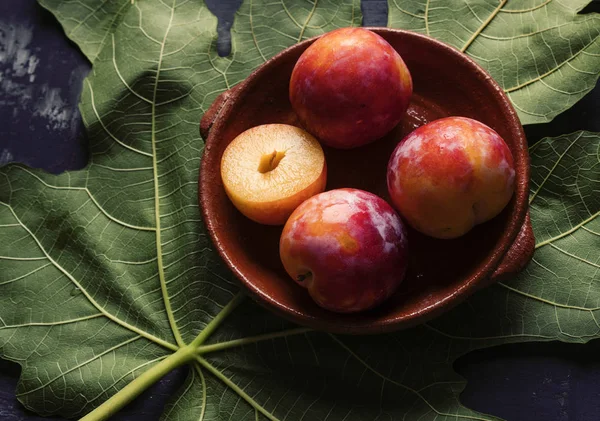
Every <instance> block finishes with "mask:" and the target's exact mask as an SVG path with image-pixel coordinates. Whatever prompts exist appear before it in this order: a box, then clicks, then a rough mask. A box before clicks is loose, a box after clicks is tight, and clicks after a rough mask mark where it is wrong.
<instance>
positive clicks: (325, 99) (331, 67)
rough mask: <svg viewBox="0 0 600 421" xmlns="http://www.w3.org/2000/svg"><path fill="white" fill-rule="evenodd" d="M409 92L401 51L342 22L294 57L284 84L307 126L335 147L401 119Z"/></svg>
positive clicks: (368, 137)
mask: <svg viewBox="0 0 600 421" xmlns="http://www.w3.org/2000/svg"><path fill="white" fill-rule="evenodd" d="M411 95H412V79H411V76H410V72H409V70H408V68H407V67H406V65H405V64H404V61H403V60H402V58H401V57H400V55H399V54H398V53H397V52H396V50H394V48H393V47H392V46H391V45H390V44H389V43H388V42H387V41H386V40H384V39H383V38H382V37H381V36H379V35H377V34H375V33H374V32H372V31H369V30H367V29H364V28H341V29H337V30H335V31H332V32H329V33H327V34H325V35H324V36H322V37H321V38H319V39H318V40H316V41H315V42H314V43H313V44H312V45H310V46H309V47H308V48H307V49H306V50H305V51H304V53H302V55H301V56H300V58H299V59H298V61H297V63H296V65H295V66H294V69H293V71H292V76H291V79H290V86H289V96H290V102H291V104H292V107H293V109H294V111H295V112H296V114H297V115H298V118H299V119H300V122H301V123H302V124H303V126H304V127H305V128H306V129H307V131H308V132H310V133H312V134H313V135H314V136H315V137H317V138H318V139H319V140H320V141H321V142H322V143H323V144H325V145H328V146H331V147H334V148H340V149H350V148H355V147H358V146H361V145H365V144H367V143H370V142H373V141H374V140H376V139H379V138H381V137H383V136H384V135H385V134H386V133H388V132H389V131H390V130H392V129H393V128H394V126H396V125H397V124H398V123H399V122H400V120H401V119H402V117H403V115H404V113H405V112H406V109H407V108H408V104H409V101H410V97H411Z"/></svg>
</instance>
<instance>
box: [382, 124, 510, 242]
mask: <svg viewBox="0 0 600 421" xmlns="http://www.w3.org/2000/svg"><path fill="white" fill-rule="evenodd" d="M387 184H388V191H389V194H390V197H391V199H392V202H393V204H394V206H395V207H396V209H398V211H399V212H400V214H401V215H402V217H403V218H404V220H406V222H407V223H408V224H409V225H411V226H412V227H413V228H415V229H416V230H417V231H420V232H422V233H423V234H426V235H429V236H432V237H436V238H442V239H450V238H456V237H460V236H462V235H464V234H466V233H467V232H468V231H470V230H471V229H472V228H473V227H474V226H475V225H477V224H481V223H484V222H486V221H489V220H490V219H492V218H494V217H495V216H497V215H498V214H499V213H500V212H501V211H502V209H504V207H506V205H507V204H508V202H509V201H510V199H511V197H512V195H513V193H514V189H515V168H514V161H513V156H512V153H511V151H510V149H509V148H508V145H507V144H506V142H505V141H504V140H503V139H502V137H500V135H499V134H498V133H496V132H495V131H494V130H492V129H491V128H490V127H488V126H486V125H485V124H483V123H481V122H479V121H476V120H473V119H470V118H466V117H447V118H442V119H439V120H435V121H433V122H431V123H428V124H426V125H424V126H421V127H419V128H418V129H416V130H414V131H413V132H411V133H410V134H409V135H408V136H406V137H405V138H404V139H403V140H402V141H401V142H400V143H399V144H398V146H397V147H396V149H395V150H394V152H393V153H392V155H391V157H390V160H389V163H388V171H387Z"/></svg>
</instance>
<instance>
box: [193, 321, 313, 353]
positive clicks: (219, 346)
mask: <svg viewBox="0 0 600 421" xmlns="http://www.w3.org/2000/svg"><path fill="white" fill-rule="evenodd" d="M311 331H312V329H309V328H305V327H299V328H296V329H288V330H283V331H281V332H274V333H266V334H264V335H256V336H250V337H248V338H241V339H233V340H231V341H226V342H219V343H216V344H210V345H204V346H200V347H198V348H197V350H196V352H198V354H202V355H203V354H207V353H209V352H216V351H223V350H225V349H229V348H236V347H239V346H243V345H248V344H253V343H256V342H261V341H266V340H269V339H277V338H285V337H287V336H292V335H301V334H303V333H307V332H311Z"/></svg>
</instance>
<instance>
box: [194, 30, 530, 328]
mask: <svg viewBox="0 0 600 421" xmlns="http://www.w3.org/2000/svg"><path fill="white" fill-rule="evenodd" d="M364 29H368V30H370V31H373V32H375V33H376V34H378V35H382V36H383V34H402V35H403V36H405V37H408V38H410V37H414V38H419V39H420V40H421V41H423V42H425V43H429V44H430V45H433V46H434V47H435V48H439V49H441V50H445V51H446V53H448V54H450V55H452V56H454V57H455V58H456V60H457V61H463V62H466V63H467V64H468V65H469V67H471V68H472V70H473V71H474V72H475V73H478V74H479V75H480V77H481V78H482V80H484V81H485V83H487V84H488V85H489V86H490V88H492V89H491V91H492V93H493V94H494V96H495V101H497V102H498V103H499V105H500V107H501V108H502V110H503V111H504V115H505V118H506V123H507V127H508V128H509V130H510V132H511V133H512V135H513V136H514V137H515V141H516V142H515V144H516V148H515V149H516V150H514V151H513V155H516V154H517V153H519V154H521V157H522V159H520V160H519V161H518V162H519V165H517V162H515V172H516V174H517V176H518V178H517V181H516V184H515V191H514V193H513V196H514V197H513V200H514V205H513V206H512V209H511V214H510V215H509V220H508V223H507V226H506V229H505V230H504V232H503V233H502V234H501V235H500V237H499V239H498V240H497V243H496V247H495V248H494V249H493V250H492V251H491V253H490V254H489V256H488V257H487V258H486V259H484V260H483V261H482V263H481V264H479V265H478V266H477V267H476V268H475V269H474V271H473V273H472V274H470V276H469V277H468V278H467V279H465V280H464V282H460V283H459V284H458V285H457V286H456V288H455V289H454V290H453V291H452V292H451V293H450V294H448V295H446V296H444V297H443V298H441V299H439V300H436V301H435V302H434V303H432V304H431V305H429V306H424V307H421V308H420V309H418V310H416V311H413V312H412V313H408V314H405V315H403V316H402V317H397V318H387V319H381V320H377V321H370V322H368V323H359V324H357V323H347V322H344V321H343V319H342V320H340V321H339V323H338V322H331V321H324V320H321V319H318V318H314V317H311V316H310V315H307V314H305V313H302V312H299V311H297V310H295V309H294V308H291V307H289V306H286V305H285V304H283V303H281V302H279V301H277V300H276V299H274V298H273V297H271V296H270V295H269V294H267V293H266V292H265V291H263V290H261V289H259V288H257V287H256V286H255V285H254V283H253V282H252V280H251V279H249V278H248V277H247V276H246V274H245V273H243V272H242V271H241V270H240V269H239V268H238V266H237V265H236V264H235V262H234V258H232V256H230V254H229V253H228V251H227V250H226V247H225V245H224V244H223V242H222V241H221V238H220V234H219V232H218V231H217V230H216V229H215V222H214V220H215V219H216V217H217V215H216V213H215V212H214V210H213V209H212V208H211V207H210V205H209V202H210V199H209V197H210V195H211V194H210V189H211V186H210V183H207V182H204V180H208V179H209V177H206V175H207V174H208V173H209V172H211V168H210V167H209V166H208V164H207V159H205V157H206V156H207V154H208V153H210V151H211V149H213V147H215V146H216V144H217V143H218V139H217V136H216V134H218V133H219V132H220V131H221V128H222V127H223V126H224V125H225V124H226V121H227V119H226V118H224V117H226V116H228V114H229V113H230V112H231V110H232V109H233V108H234V107H235V106H236V103H237V100H238V98H239V97H240V96H242V95H243V94H244V92H245V91H247V90H248V89H249V88H251V87H252V86H254V85H255V84H256V83H257V82H258V80H259V79H260V76H261V73H262V72H264V71H266V70H267V69H270V68H272V67H274V66H277V64H278V62H279V60H280V59H281V57H283V56H285V55H288V54H291V53H293V52H294V51H296V50H299V49H304V48H305V47H306V46H308V45H310V44H312V43H313V42H315V41H316V40H317V39H319V38H320V37H322V36H323V35H325V34H326V33H324V34H321V35H318V36H315V37H312V38H309V39H306V40H304V41H302V42H299V43H297V44H294V45H292V46H290V47H288V48H286V49H284V50H282V51H281V52H279V53H278V54H276V55H275V56H273V57H272V58H270V59H268V60H267V61H265V62H264V63H263V64H261V65H260V66H258V67H257V68H256V69H254V70H253V71H252V72H251V73H250V75H248V76H247V77H246V78H245V79H244V80H243V81H242V82H240V83H239V84H238V85H235V86H234V87H232V88H230V89H229V92H230V93H231V95H230V96H228V97H227V98H226V99H225V100H224V102H223V103H222V104H220V105H219V107H218V110H217V111H216V113H215V115H214V116H213V117H216V118H214V120H213V122H214V125H212V127H211V128H210V132H209V134H208V136H207V137H206V139H205V147H204V151H203V153H202V158H201V163H200V170H199V186H198V193H199V194H198V200H199V204H200V208H201V210H202V217H203V221H204V223H205V224H206V228H207V231H208V233H209V235H210V237H211V240H212V241H213V244H214V246H215V248H216V250H217V252H218V254H219V256H220V257H221V259H223V261H224V262H225V264H226V265H227V266H228V267H229V269H230V270H231V271H232V272H233V274H234V275H235V276H236V277H237V278H238V279H239V280H240V281H241V283H242V284H243V285H244V287H245V288H246V290H247V291H249V292H250V293H251V296H252V298H253V299H254V300H255V301H256V302H258V304H260V305H262V306H263V307H265V308H267V309H268V310H270V311H272V312H274V313H276V314H278V315H279V316H281V317H283V318H285V319H287V320H290V321H292V322H294V323H298V324H300V325H303V326H308V327H310V328H314V329H316V330H322V331H327V332H332V333H343V334H376V333H385V332H391V331H396V330H400V329H405V328H409V327H412V326H415V325H418V324H421V323H423V322H426V321H427V320H430V319H432V318H434V317H436V316H437V315H439V314H441V313H444V312H446V311H448V310H450V309H451V308H452V307H454V306H456V305H458V304H459V303H461V302H462V301H463V300H465V299H466V298H467V297H469V296H470V295H472V294H473V293H474V292H475V291H477V290H478V289H479V288H481V287H482V285H481V284H482V283H483V284H485V285H487V284H489V282H488V283H485V281H486V280H487V279H488V278H491V277H492V274H493V273H494V271H495V270H496V269H497V268H498V267H499V266H500V264H501V263H502V259H503V257H504V256H505V255H506V253H507V252H508V251H509V249H510V248H511V246H512V245H513V243H514V242H515V239H517V236H518V235H519V232H520V231H521V228H522V227H523V226H524V223H525V222H526V215H527V212H528V209H529V206H528V205H529V202H528V193H529V181H530V165H529V154H528V145H527V139H526V137H525V133H524V131H523V126H522V125H521V122H520V120H519V117H518V115H517V113H516V111H515V109H514V107H513V105H512V103H511V102H510V99H509V98H508V96H507V95H506V93H505V92H504V90H503V89H502V88H501V87H500V86H499V85H498V83H497V82H496V81H495V80H494V79H493V78H492V77H491V75H490V74H489V73H488V72H487V71H486V70H485V69H483V68H482V67H481V66H480V65H479V64H478V63H477V62H475V61H474V60H473V59H471V58H470V57H469V56H467V55H466V54H465V53H463V52H461V51H460V50H458V49H456V48H455V47H453V46H451V45H449V44H446V43H444V42H442V41H439V40H437V39H435V38H432V37H430V36H427V35H424V34H420V33H417V32H413V31H408V30H403V29H394V28H386V27H364ZM384 38H385V36H384ZM225 92H228V91H225ZM215 101H216V100H215ZM207 114H208V110H207ZM515 161H517V159H515ZM219 174H220V173H219ZM485 285H483V286H485Z"/></svg>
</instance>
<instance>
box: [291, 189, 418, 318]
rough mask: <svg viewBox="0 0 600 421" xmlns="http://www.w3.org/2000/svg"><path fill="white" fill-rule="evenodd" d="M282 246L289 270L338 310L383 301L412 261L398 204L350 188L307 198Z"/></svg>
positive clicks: (319, 301) (312, 293) (321, 300)
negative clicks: (409, 260)
mask: <svg viewBox="0 0 600 421" xmlns="http://www.w3.org/2000/svg"><path fill="white" fill-rule="evenodd" d="M279 251H280V257H281V261H282V263H283V266H284V268H285V270H286V272H287V273H288V274H289V275H290V276H291V277H292V278H293V279H294V280H295V281H296V282H297V283H298V284H299V285H300V286H302V287H304V288H306V289H308V292H309V294H310V296H311V297H312V298H313V300H314V301H315V302H316V303H317V304H318V305H319V306H321V307H323V308H326V309H328V310H331V311H334V312H339V313H351V312H357V311H362V310H366V309H368V308H372V307H374V306H376V305H378V304H380V303H381V302H383V301H384V300H385V299H387V298H388V297H389V296H390V295H391V294H392V293H393V292H394V291H395V290H396V289H397V287H398V285H400V283H401V282H402V280H403V278H404V275H405V272H406V267H407V264H408V244H407V234H406V230H405V227H404V225H403V223H402V221H401V219H400V217H399V216H398V215H397V213H396V212H395V211H394V209H393V208H392V207H391V206H390V205H389V204H388V203H387V202H385V201H384V200H383V199H381V198H380V197H378V196H376V195H374V194H372V193H369V192H366V191H363V190H358V189H349V188H348V189H336V190H330V191H327V192H324V193H320V194H318V195H315V196H313V197H311V198H310V199H308V200H306V201H305V202H303V203H302V204H301V205H300V206H299V207H298V208H297V209H296V210H295V211H294V212H293V213H292V215H291V216H290V218H289V219H288V221H287V223H286V225H285V227H284V229H283V233H282V235H281V240H280V248H279Z"/></svg>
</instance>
